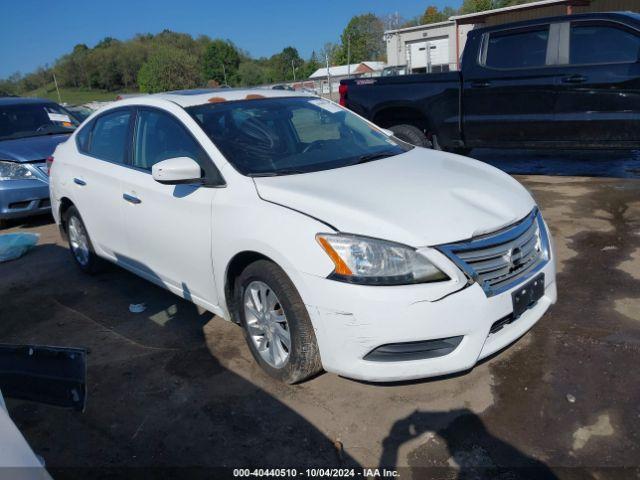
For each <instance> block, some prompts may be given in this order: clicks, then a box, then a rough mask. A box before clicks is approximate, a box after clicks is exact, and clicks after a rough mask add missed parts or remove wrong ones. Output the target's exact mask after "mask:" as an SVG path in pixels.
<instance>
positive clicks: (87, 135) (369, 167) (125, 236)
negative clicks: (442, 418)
mask: <svg viewBox="0 0 640 480" xmlns="http://www.w3.org/2000/svg"><path fill="white" fill-rule="evenodd" d="M51 203H52V206H53V212H54V216H55V218H56V221H57V222H58V224H59V225H60V227H61V231H62V233H63V235H64V236H66V237H67V238H68V241H69V245H70V248H71V252H72V254H73V258H74V259H75V261H76V263H77V264H78V266H79V267H80V268H81V269H82V270H84V271H86V272H94V271H96V269H97V267H98V266H99V264H100V262H101V261H102V260H103V259H106V260H108V261H111V262H114V263H116V264H118V265H120V266H122V267H124V268H126V269H128V270H130V271H132V272H134V273H136V274H138V275H140V276H141V277H144V278H146V279H147V280H150V281H152V282H154V283H156V284H158V285H161V286H162V287H164V288H167V289H168V290H170V291H172V292H173V293H175V294H177V295H179V296H181V297H183V298H186V299H187V300H190V301H191V302H193V303H195V304H197V305H199V306H201V307H204V308H205V309H207V310H209V311H211V312H213V313H215V314H217V315H219V316H221V317H224V318H226V319H228V320H231V321H234V322H237V323H238V324H240V325H241V326H242V327H243V328H244V331H245V335H246V339H247V343H248V345H249V348H250V349H251V352H252V354H253V356H254V357H255V359H256V361H257V362H258V363H259V364H260V365H261V366H262V367H263V368H264V370H266V371H267V372H268V373H269V374H270V375H272V376H273V377H275V378H277V379H280V380H282V381H284V382H288V383H295V382H298V381H301V380H304V379H306V378H308V377H310V376H312V375H314V374H316V373H318V372H320V371H321V370H322V369H323V368H324V370H327V371H330V372H335V373H338V374H340V375H344V376H347V377H352V378H358V379H363V380H370V381H396V380H406V379H414V378H422V377H429V376H435V375H442V374H448V373H452V372H456V371H462V370H466V369H469V368H471V367H472V366H473V365H474V364H475V363H476V362H477V361H478V360H479V359H481V358H483V357H486V356H487V355H490V354H492V353H494V352H496V351H498V350H500V349H501V348H503V347H505V346H506V345H508V344H509V343H511V342H513V341H514V340H515V339H517V338H518V337H520V336H521V335H523V334H524V333H525V332H526V331H527V330H529V329H530V328H531V327H532V326H533V325H534V324H535V323H536V322H537V321H538V320H539V319H540V317H541V316H542V315H543V314H544V313H545V311H546V310H547V309H548V308H549V306H550V305H551V304H552V303H554V302H555V301H556V283H555V266H554V261H553V251H552V248H551V241H550V235H549V230H548V228H547V226H546V225H545V222H544V221H543V219H542V216H541V215H540V212H539V211H538V209H537V207H536V204H535V202H534V200H533V199H532V197H531V196H530V195H529V193H528V192H527V190H526V189H525V188H523V187H522V186H521V185H520V184H519V183H518V182H517V181H516V180H514V179H513V178H512V177H510V176H509V175H506V174H505V173H503V172H501V171H499V170H497V169H495V168H493V167H490V166H487V165H485V164H483V163H480V162H477V161H474V160H471V159H469V158H465V157H460V156H457V155H453V154H448V153H444V152H439V151H433V150H426V149H423V148H417V147H412V146H410V145H407V144H405V143H403V142H402V141H400V140H398V139H396V138H394V137H393V136H390V132H388V131H385V130H381V129H380V128H378V127H376V126H375V125H373V124H371V123H369V122H368V121H366V120H364V119H362V118H361V117H359V116H357V115H355V114H354V113H352V112H350V111H348V110H346V109H344V108H342V107H340V106H339V105H336V104H335V103H332V102H329V101H327V100H323V99H321V98H318V97H313V96H309V95H306V94H296V93H294V92H289V91H278V90H232V89H222V90H196V91H181V92H171V93H166V94H159V95H150V96H144V97H136V98H131V99H127V100H123V101H120V102H117V103H114V104H112V105H109V106H108V107H106V108H103V109H101V110H99V111H98V112H96V113H94V114H93V115H92V116H90V117H89V118H88V119H87V120H86V121H85V122H84V123H83V125H82V126H81V127H80V128H79V129H78V130H76V131H75V133H74V134H73V135H72V137H71V138H70V140H69V141H67V142H65V143H64V144H62V145H60V146H59V147H58V148H57V150H56V152H55V155H54V160H53V161H52V164H51Z"/></svg>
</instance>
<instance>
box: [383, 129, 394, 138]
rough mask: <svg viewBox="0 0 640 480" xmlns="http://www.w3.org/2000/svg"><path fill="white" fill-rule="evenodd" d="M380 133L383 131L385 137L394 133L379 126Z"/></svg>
mask: <svg viewBox="0 0 640 480" xmlns="http://www.w3.org/2000/svg"><path fill="white" fill-rule="evenodd" d="M380 130H382V133H384V134H385V135H386V136H387V137H393V135H394V133H393V132H392V131H391V130H389V129H388V128H381V129H380Z"/></svg>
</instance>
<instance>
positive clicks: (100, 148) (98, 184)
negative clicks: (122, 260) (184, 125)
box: [64, 107, 134, 261]
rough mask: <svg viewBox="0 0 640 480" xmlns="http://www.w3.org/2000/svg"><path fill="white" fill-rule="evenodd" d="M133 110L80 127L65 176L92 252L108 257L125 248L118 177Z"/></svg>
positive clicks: (113, 112) (123, 169)
mask: <svg viewBox="0 0 640 480" xmlns="http://www.w3.org/2000/svg"><path fill="white" fill-rule="evenodd" d="M133 112H134V111H133V109H131V108H128V107H125V108H118V109H115V110H109V111H108V112H105V113H104V114H102V115H100V116H98V117H96V118H95V119H94V120H92V121H91V122H90V123H89V124H88V125H86V126H84V127H83V129H82V131H80V132H79V134H78V142H77V152H78V154H77V155H76V156H75V159H74V162H73V167H72V168H70V169H69V170H67V171H68V172H69V173H70V176H71V177H72V178H65V179H64V181H65V183H69V184H70V186H71V188H72V190H73V194H72V198H73V201H74V204H75V205H76V207H77V208H78V211H79V212H80V215H81V216H82V219H83V221H84V223H85V225H86V227H87V230H88V231H89V236H90V237H91V240H92V242H93V247H94V248H95V249H96V251H97V252H98V253H99V254H101V255H103V256H106V257H109V258H111V259H112V260H115V261H117V260H118V258H119V257H120V256H121V255H123V254H124V253H125V252H126V251H127V238H126V235H124V219H123V217H122V207H123V206H122V185H121V183H120V181H121V176H122V174H123V173H124V172H126V171H127V170H128V167H126V166H124V164H125V163H126V161H127V158H128V146H129V139H130V128H131V123H132V121H133Z"/></svg>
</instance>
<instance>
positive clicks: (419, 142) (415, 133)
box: [389, 125, 431, 148]
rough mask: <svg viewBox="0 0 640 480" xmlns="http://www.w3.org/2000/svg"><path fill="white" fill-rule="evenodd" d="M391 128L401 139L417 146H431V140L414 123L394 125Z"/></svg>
mask: <svg viewBox="0 0 640 480" xmlns="http://www.w3.org/2000/svg"><path fill="white" fill-rule="evenodd" d="M389 130H391V131H392V132H393V134H394V135H395V136H396V137H398V138H399V139H400V140H402V141H404V142H407V143H410V144H411V145H415V146H416V147H425V148H429V147H430V146H431V144H430V142H429V140H428V139H427V137H426V136H425V134H424V133H422V130H420V129H419V128H418V127H414V126H413V125H394V126H393V127H389Z"/></svg>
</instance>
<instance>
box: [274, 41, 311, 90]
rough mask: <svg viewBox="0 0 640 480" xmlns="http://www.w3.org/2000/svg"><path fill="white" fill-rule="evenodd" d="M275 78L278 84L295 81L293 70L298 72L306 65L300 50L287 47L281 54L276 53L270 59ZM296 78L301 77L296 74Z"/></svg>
mask: <svg viewBox="0 0 640 480" xmlns="http://www.w3.org/2000/svg"><path fill="white" fill-rule="evenodd" d="M269 63H270V65H271V71H272V73H273V78H274V80H275V81H276V82H287V81H290V80H293V69H294V68H295V69H296V72H297V70H298V69H299V68H300V67H301V66H302V65H303V64H304V60H302V58H300V54H299V53H298V50H296V49H295V48H293V47H286V48H284V49H283V50H282V52H280V53H276V54H275V55H273V56H272V57H271V58H270V59H269ZM296 78H300V76H299V75H298V74H297V73H296Z"/></svg>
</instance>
